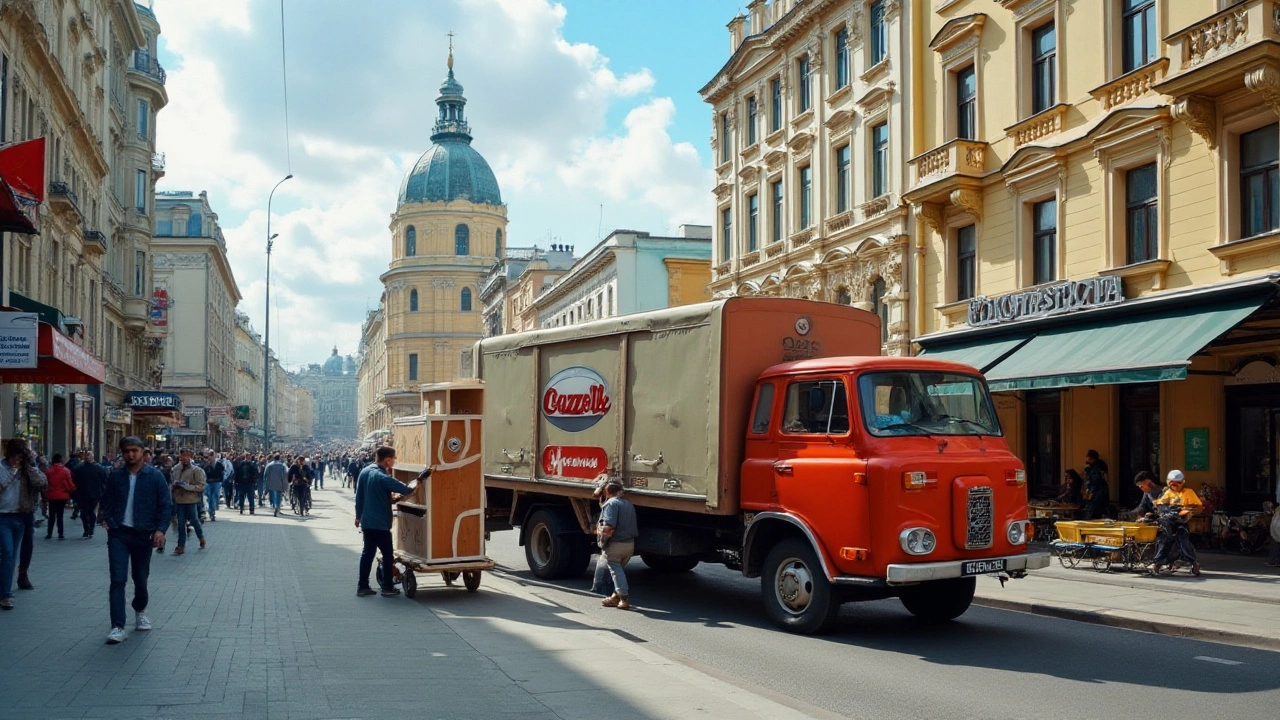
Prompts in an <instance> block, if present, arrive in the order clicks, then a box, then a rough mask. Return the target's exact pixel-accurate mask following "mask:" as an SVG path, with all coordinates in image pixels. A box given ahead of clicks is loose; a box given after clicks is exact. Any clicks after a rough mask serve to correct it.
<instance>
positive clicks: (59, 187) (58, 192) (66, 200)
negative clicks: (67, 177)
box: [49, 181, 80, 215]
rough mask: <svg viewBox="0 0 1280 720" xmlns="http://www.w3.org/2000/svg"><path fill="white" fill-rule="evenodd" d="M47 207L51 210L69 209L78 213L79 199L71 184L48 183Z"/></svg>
mask: <svg viewBox="0 0 1280 720" xmlns="http://www.w3.org/2000/svg"><path fill="white" fill-rule="evenodd" d="M49 208H50V209H51V210H55V211H57V210H63V211H65V210H71V211H73V212H74V213H75V214H77V215H79V214H80V201H79V200H78V199H77V198H76V193H75V191H74V190H72V189H71V186H70V185H68V184H66V183H64V182H57V181H55V182H51V183H49Z"/></svg>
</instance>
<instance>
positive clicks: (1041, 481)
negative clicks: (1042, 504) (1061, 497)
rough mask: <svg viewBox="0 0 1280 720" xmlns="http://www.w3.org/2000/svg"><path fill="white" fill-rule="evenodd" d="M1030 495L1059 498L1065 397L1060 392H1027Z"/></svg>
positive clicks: (1028, 484) (1028, 489)
mask: <svg viewBox="0 0 1280 720" xmlns="http://www.w3.org/2000/svg"><path fill="white" fill-rule="evenodd" d="M1026 408H1027V455H1026V458H1027V492H1028V494H1029V495H1030V496H1031V497H1035V498H1046V497H1055V496H1057V494H1058V490H1059V489H1060V486H1061V484H1062V473H1063V471H1064V468H1063V467H1062V432H1061V428H1062V397H1061V392H1060V391H1058V390H1050V391H1047V392H1036V393H1027V402H1026Z"/></svg>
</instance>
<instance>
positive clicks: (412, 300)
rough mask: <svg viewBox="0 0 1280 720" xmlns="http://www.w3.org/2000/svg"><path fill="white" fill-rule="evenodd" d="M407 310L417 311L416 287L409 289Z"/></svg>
mask: <svg viewBox="0 0 1280 720" xmlns="http://www.w3.org/2000/svg"><path fill="white" fill-rule="evenodd" d="M409 312H418V289H417V288H410V290H409Z"/></svg>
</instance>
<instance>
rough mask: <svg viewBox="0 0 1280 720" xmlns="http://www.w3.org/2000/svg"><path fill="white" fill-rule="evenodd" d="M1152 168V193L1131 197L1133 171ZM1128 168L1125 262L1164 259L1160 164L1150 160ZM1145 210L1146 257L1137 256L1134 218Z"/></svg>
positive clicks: (1126, 170) (1126, 181)
mask: <svg viewBox="0 0 1280 720" xmlns="http://www.w3.org/2000/svg"><path fill="white" fill-rule="evenodd" d="M1147 170H1149V171H1150V172H1151V196H1150V197H1147V198H1143V199H1141V200H1134V199H1133V198H1131V197H1130V192H1129V191H1130V188H1131V187H1132V180H1133V174H1134V173H1136V172H1139V171H1147ZM1122 172H1124V225H1125V234H1124V242H1125V264H1126V265H1136V264H1138V263H1143V262H1148V261H1150V260H1159V259H1160V166H1159V164H1158V163H1157V162H1156V161H1154V160H1152V161H1151V162H1149V163H1145V164H1143V165H1138V166H1135V167H1131V168H1126V169H1125V170H1123V171H1122ZM1138 214H1141V215H1142V216H1144V219H1145V222H1146V228H1147V237H1146V238H1144V239H1143V243H1142V244H1143V254H1144V255H1146V257H1141V258H1140V257H1137V253H1135V252H1134V247H1135V240H1136V238H1135V237H1134V219H1135V217H1136V216H1137V215H1138Z"/></svg>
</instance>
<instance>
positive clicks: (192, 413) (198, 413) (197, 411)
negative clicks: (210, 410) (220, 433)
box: [182, 407, 204, 417]
mask: <svg viewBox="0 0 1280 720" xmlns="http://www.w3.org/2000/svg"><path fill="white" fill-rule="evenodd" d="M182 417H204V408H203V407H189V408H185V409H183V411H182Z"/></svg>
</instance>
